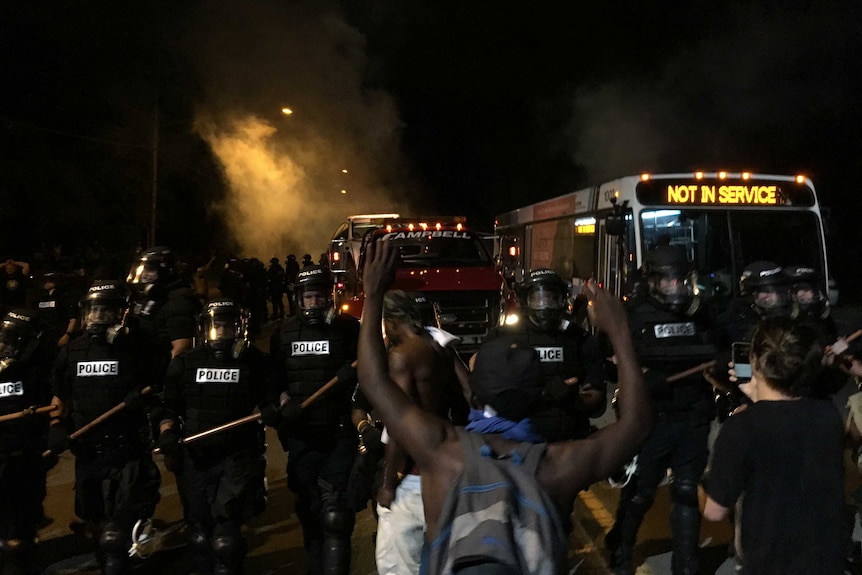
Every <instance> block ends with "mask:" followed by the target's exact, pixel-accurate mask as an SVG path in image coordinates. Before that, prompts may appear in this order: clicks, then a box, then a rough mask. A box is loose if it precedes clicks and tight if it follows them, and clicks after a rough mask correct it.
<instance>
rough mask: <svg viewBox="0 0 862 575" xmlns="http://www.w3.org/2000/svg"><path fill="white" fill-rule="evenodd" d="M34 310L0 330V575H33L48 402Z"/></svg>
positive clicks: (13, 314)
mask: <svg viewBox="0 0 862 575" xmlns="http://www.w3.org/2000/svg"><path fill="white" fill-rule="evenodd" d="M39 331H40V330H39V327H38V326H37V316H36V314H35V313H34V312H33V311H32V310H28V309H22V308H17V309H14V310H12V311H10V312H8V313H7V314H6V315H5V316H4V317H3V322H2V325H0V416H4V418H8V420H5V421H3V422H0V426H2V427H0V429H2V433H0V502H2V503H0V573H2V574H3V575H24V574H28V573H32V569H33V546H34V544H35V539H36V531H37V530H38V523H39V521H40V519H41V517H42V500H43V499H44V498H45V467H44V464H43V461H42V451H44V449H45V438H46V435H47V433H48V414H47V413H36V412H35V411H34V410H32V409H31V408H33V407H39V406H47V405H48V404H49V403H50V402H51V386H50V384H49V382H48V373H47V371H46V370H45V368H44V366H45V365H46V363H47V362H45V361H44V359H45V358H44V357H42V356H41V355H40V353H39V352H40V346H39V340H38V337H39Z"/></svg>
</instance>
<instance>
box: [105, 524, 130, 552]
mask: <svg viewBox="0 0 862 575" xmlns="http://www.w3.org/2000/svg"><path fill="white" fill-rule="evenodd" d="M131 538H132V534H131V532H128V531H124V530H123V529H122V527H121V526H120V525H119V524H118V523H115V522H113V521H109V522H108V523H106V524H105V527H104V528H103V529H102V532H101V533H100V534H99V547H100V548H101V549H102V551H104V552H105V554H107V555H124V554H125V553H127V552H128V550H129V547H130V545H131Z"/></svg>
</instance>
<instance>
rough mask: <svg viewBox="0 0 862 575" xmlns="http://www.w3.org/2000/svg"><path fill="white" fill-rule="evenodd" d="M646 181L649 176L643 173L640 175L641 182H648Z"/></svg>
mask: <svg viewBox="0 0 862 575" xmlns="http://www.w3.org/2000/svg"><path fill="white" fill-rule="evenodd" d="M648 180H649V174H647V173H646V172H644V173H643V174H641V181H642V182H646V181H648Z"/></svg>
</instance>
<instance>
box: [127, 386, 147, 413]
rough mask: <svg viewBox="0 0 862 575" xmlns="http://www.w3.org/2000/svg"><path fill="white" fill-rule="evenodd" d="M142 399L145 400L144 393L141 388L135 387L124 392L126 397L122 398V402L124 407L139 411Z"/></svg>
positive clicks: (142, 403) (142, 404) (142, 402)
mask: <svg viewBox="0 0 862 575" xmlns="http://www.w3.org/2000/svg"><path fill="white" fill-rule="evenodd" d="M144 401H146V398H145V397H144V394H142V393H141V390H140V389H137V388H135V389H133V390H131V391H130V392H129V393H127V394H126V397H124V398H123V403H124V404H125V406H126V409H132V410H135V411H139V410H140V409H141V408H142V407H143V406H144Z"/></svg>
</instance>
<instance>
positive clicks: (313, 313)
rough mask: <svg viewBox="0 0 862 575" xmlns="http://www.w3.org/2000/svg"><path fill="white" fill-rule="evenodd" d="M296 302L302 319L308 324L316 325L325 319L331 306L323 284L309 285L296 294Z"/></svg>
mask: <svg viewBox="0 0 862 575" xmlns="http://www.w3.org/2000/svg"><path fill="white" fill-rule="evenodd" d="M297 304H298V307H299V311H300V312H301V314H302V319H303V320H305V322H306V323H307V324H309V325H318V324H320V323H322V322H323V321H324V320H325V319H326V314H327V312H328V311H329V309H330V307H331V304H330V301H329V292H328V291H326V289H325V288H324V286H318V285H309V286H308V287H305V288H303V289H302V290H301V291H300V293H299V294H297Z"/></svg>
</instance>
